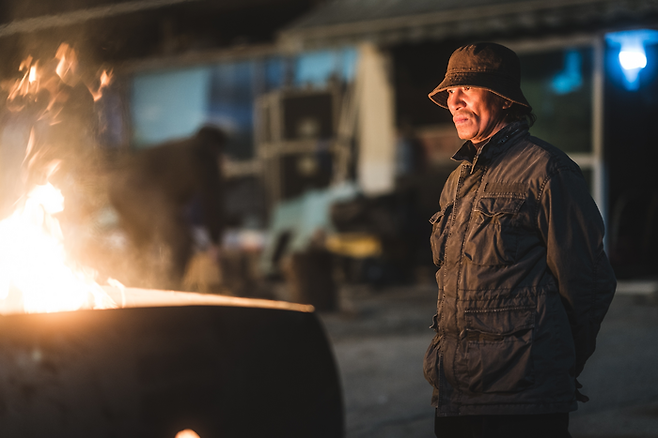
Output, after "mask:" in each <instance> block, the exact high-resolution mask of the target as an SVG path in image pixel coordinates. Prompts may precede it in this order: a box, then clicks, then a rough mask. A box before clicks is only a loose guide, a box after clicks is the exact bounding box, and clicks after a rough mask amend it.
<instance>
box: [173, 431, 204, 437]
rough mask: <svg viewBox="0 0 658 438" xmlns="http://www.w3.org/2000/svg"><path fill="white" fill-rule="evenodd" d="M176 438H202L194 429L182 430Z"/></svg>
mask: <svg viewBox="0 0 658 438" xmlns="http://www.w3.org/2000/svg"><path fill="white" fill-rule="evenodd" d="M176 438H200V437H199V435H198V434H197V433H196V432H195V431H193V430H192V429H185V430H181V431H180V432H178V433H177V434H176Z"/></svg>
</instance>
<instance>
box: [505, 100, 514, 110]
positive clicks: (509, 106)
mask: <svg viewBox="0 0 658 438" xmlns="http://www.w3.org/2000/svg"><path fill="white" fill-rule="evenodd" d="M512 105H514V102H512V101H511V100H505V101H503V109H504V110H506V109H510V108H511V107H512Z"/></svg>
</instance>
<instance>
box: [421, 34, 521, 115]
mask: <svg viewBox="0 0 658 438" xmlns="http://www.w3.org/2000/svg"><path fill="white" fill-rule="evenodd" d="M453 87H476V88H484V89H485V90H489V91H491V92H492V93H495V94H497V95H499V96H501V97H503V98H505V99H507V100H511V101H512V102H514V103H518V104H520V105H524V106H527V107H528V108H530V109H532V107H531V106H530V104H529V103H528V101H527V99H526V98H525V96H524V95H523V92H522V91H521V63H520V62H519V57H518V56H516V53H514V52H513V51H512V50H510V49H508V48H507V47H505V46H501V45H500V44H495V43H477V44H470V45H467V46H463V47H460V48H459V49H457V50H455V51H454V52H453V53H452V55H451V56H450V60H449V61H448V69H447V71H446V75H445V78H444V79H443V82H441V83H440V84H439V85H438V86H437V87H436V88H435V89H434V90H433V91H432V92H431V93H430V94H429V95H428V96H429V98H430V99H432V101H433V102H434V103H436V104H437V105H439V106H441V107H443V108H446V109H447V108H448V103H447V102H448V91H447V90H448V88H453Z"/></svg>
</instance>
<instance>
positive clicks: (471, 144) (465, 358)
mask: <svg viewBox="0 0 658 438" xmlns="http://www.w3.org/2000/svg"><path fill="white" fill-rule="evenodd" d="M429 97H430V99H432V100H433V101H434V102H435V103H436V104H438V105H439V106H441V107H443V108H447V109H449V110H450V112H451V114H452V116H453V121H454V123H455V127H456V128H457V132H458V134H459V137H460V138H461V139H463V140H467V141H466V143H465V144H464V145H463V146H462V147H461V149H459V151H457V153H456V154H455V155H454V156H453V159H454V160H456V161H460V162H461V165H460V166H459V167H458V168H457V169H456V170H455V171H454V172H453V173H452V174H451V175H450V176H449V178H448V180H447V182H446V185H445V187H444V189H443V192H442V194H441V198H440V202H439V203H440V208H441V210H440V211H439V212H438V213H436V214H435V215H434V216H433V217H432V218H431V219H430V222H431V223H432V224H433V231H432V236H431V246H432V253H433V257H434V263H435V264H436V266H437V267H438V268H439V269H438V271H437V273H436V280H437V284H438V289H439V293H438V301H437V313H436V315H435V317H434V324H433V325H432V328H434V329H435V330H436V333H437V334H436V336H435V337H434V339H433V341H432V343H431V344H430V346H429V348H428V350H427V353H426V356H425V361H424V371H425V376H426V378H427V380H428V381H429V382H430V383H431V384H432V385H433V387H434V393H433V397H432V403H433V405H434V406H435V407H436V414H437V416H436V421H435V433H436V436H437V437H447V438H456V437H505V438H514V437H523V438H528V437H533V438H535V437H550V438H561V437H570V435H569V432H568V423H569V417H568V415H569V414H568V413H569V412H571V411H574V410H576V409H577V403H576V402H577V400H579V401H586V397H585V396H583V395H582V394H580V393H579V392H578V388H579V384H578V382H577V381H576V378H577V377H578V375H579V374H580V373H581V372H582V370H583V367H584V365H585V361H586V360H587V358H588V357H589V356H590V355H591V354H592V353H593V351H594V348H595V339H596V335H597V333H598V331H599V328H600V324H601V321H602V319H603V317H604V315H605V313H606V311H607V309H608V306H609V304H610V302H611V300H612V297H613V294H614V290H615V287H616V280H615V277H614V273H613V272H612V268H611V267H610V265H609V263H608V259H607V257H606V255H605V253H604V251H603V242H602V240H603V221H602V219H601V215H600V213H599V211H598V209H597V207H596V205H595V203H594V201H593V200H592V198H591V196H590V195H589V193H588V189H587V184H586V182H585V180H584V178H583V175H582V173H581V171H580V169H579V168H578V166H577V165H576V164H575V163H574V162H573V161H571V160H570V159H569V158H568V157H567V155H566V154H564V153H563V152H562V151H560V150H559V149H557V148H556V147H554V146H552V145H550V144H548V143H546V142H544V141H542V140H540V139H538V138H535V137H532V136H530V134H529V132H528V129H529V128H528V126H529V124H530V123H531V122H532V121H534V115H533V114H532V113H531V110H532V108H531V107H530V104H529V103H528V101H527V100H526V98H525V97H524V95H523V93H522V91H521V88H520V63H519V60H518V57H517V56H516V54H515V53H514V52H513V51H511V50H509V49H508V48H506V47H503V46H501V45H498V44H493V43H479V44H474V45H468V46H464V47H461V48H459V49H457V50H456V51H455V52H454V53H453V54H452V56H451V57H450V61H449V63H448V69H447V72H446V75H445V79H444V80H443V82H441V84H440V85H439V86H438V87H436V89H434V91H432V92H431V93H430V94H429Z"/></svg>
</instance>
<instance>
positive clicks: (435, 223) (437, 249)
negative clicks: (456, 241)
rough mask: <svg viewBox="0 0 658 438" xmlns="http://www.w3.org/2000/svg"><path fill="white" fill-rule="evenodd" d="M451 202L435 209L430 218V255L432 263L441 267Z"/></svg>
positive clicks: (447, 232)
mask: <svg viewBox="0 0 658 438" xmlns="http://www.w3.org/2000/svg"><path fill="white" fill-rule="evenodd" d="M452 207H453V204H449V205H447V206H446V207H445V208H444V209H443V210H441V211H437V212H436V213H434V215H433V216H432V217H431V218H430V223H431V224H432V235H431V236H430V245H431V246H432V257H433V260H434V264H435V265H436V266H438V267H441V265H442V264H443V261H444V260H445V253H446V241H447V240H448V234H449V228H450V227H449V226H448V221H449V220H450V213H451V212H452Z"/></svg>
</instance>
